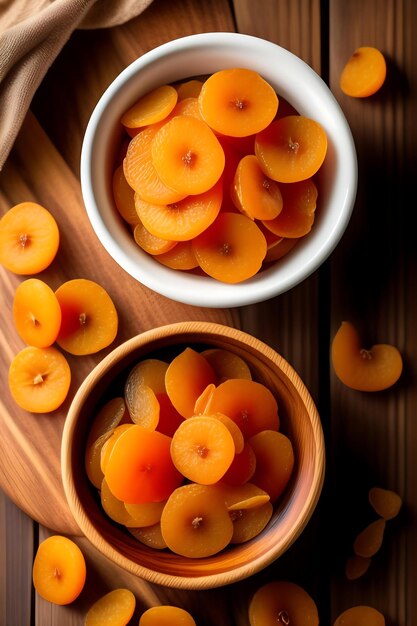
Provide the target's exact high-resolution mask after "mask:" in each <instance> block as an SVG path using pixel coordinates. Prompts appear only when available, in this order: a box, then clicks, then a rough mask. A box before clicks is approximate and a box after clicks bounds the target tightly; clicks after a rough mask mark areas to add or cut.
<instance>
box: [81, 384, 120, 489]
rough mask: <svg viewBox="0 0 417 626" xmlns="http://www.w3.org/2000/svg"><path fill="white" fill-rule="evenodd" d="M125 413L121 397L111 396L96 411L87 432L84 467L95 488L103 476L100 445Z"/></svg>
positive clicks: (108, 436)
mask: <svg viewBox="0 0 417 626" xmlns="http://www.w3.org/2000/svg"><path fill="white" fill-rule="evenodd" d="M125 413H126V405H125V401H124V400H123V398H120V397H118V398H112V399H111V400H109V401H108V402H106V404H104V405H103V406H102V407H101V409H100V410H99V411H98V413H97V414H96V416H95V417H94V421H93V423H92V426H91V429H90V431H89V433H88V438H87V444H86V450H85V468H86V472H87V476H88V478H89V479H90V481H91V482H92V483H93V485H95V486H96V487H97V488H100V486H101V483H102V480H103V478H104V474H103V472H102V470H101V467H100V458H101V450H102V447H103V445H104V443H105V442H106V441H107V439H109V438H110V437H111V435H112V434H113V431H114V429H115V428H116V426H118V425H119V424H120V422H121V421H122V419H123V417H124V415H125Z"/></svg>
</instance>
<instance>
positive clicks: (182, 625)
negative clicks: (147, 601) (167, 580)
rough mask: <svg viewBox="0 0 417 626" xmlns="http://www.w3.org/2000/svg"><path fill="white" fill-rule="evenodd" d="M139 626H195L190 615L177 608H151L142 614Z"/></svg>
mask: <svg viewBox="0 0 417 626" xmlns="http://www.w3.org/2000/svg"><path fill="white" fill-rule="evenodd" d="M139 626H196V623H195V621H194V619H193V617H192V616H191V614H190V613H189V612H188V611H186V610H185V609H180V608H179V607H177V606H170V605H165V606H152V607H151V608H150V609H147V610H146V611H145V612H144V613H142V615H141V617H140V620H139Z"/></svg>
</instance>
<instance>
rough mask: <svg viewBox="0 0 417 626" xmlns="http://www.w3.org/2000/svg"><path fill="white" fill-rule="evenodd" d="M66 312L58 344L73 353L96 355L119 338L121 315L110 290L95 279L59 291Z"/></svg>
mask: <svg viewBox="0 0 417 626" xmlns="http://www.w3.org/2000/svg"><path fill="white" fill-rule="evenodd" d="M55 295H56V297H57V298H58V302H59V305H60V307H61V312H62V321H61V327H60V330H59V333H58V337H57V340H56V341H57V344H58V345H59V346H60V347H61V348H63V349H64V350H66V351H67V352H69V353H70V354H76V355H84V354H93V353H95V352H98V351H99V350H102V349H103V348H106V347H107V346H109V345H110V344H111V343H112V341H113V340H114V339H115V337H116V334H117V328H118V316H117V311H116V307H115V306H114V304H113V301H112V299H111V298H110V296H109V294H108V293H107V291H106V290H105V289H104V288H103V287H101V285H99V284H97V283H96V282H94V281H92V280H87V279H85V278H76V279H74V280H69V281H67V282H65V283H63V284H62V285H61V286H60V287H58V289H57V290H56V292H55Z"/></svg>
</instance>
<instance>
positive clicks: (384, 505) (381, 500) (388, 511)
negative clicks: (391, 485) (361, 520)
mask: <svg viewBox="0 0 417 626" xmlns="http://www.w3.org/2000/svg"><path fill="white" fill-rule="evenodd" d="M368 498H369V503H370V505H371V506H372V508H373V509H374V511H375V512H376V513H377V514H378V515H380V516H381V517H383V518H384V519H385V520H390V519H393V518H394V517H396V516H397V515H398V513H399V512H400V509H401V506H402V499H401V496H399V495H398V493H396V492H395V491H391V490H390V489H382V488H381V487H372V488H371V489H370V490H369V494H368Z"/></svg>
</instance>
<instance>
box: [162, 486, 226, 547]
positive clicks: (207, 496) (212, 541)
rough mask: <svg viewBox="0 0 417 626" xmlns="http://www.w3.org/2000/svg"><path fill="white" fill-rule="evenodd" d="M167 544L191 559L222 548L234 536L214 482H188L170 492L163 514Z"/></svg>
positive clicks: (224, 506)
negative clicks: (205, 483) (202, 483)
mask: <svg viewBox="0 0 417 626" xmlns="http://www.w3.org/2000/svg"><path fill="white" fill-rule="evenodd" d="M161 530H162V535H163V537H164V539H165V541H166V543H167V545H168V547H169V548H170V549H171V550H172V551H173V552H175V553H176V554H180V555H182V556H185V557H189V558H202V557H207V556H211V555H212V554H216V553H217V552H220V550H223V548H225V547H226V546H227V545H228V543H229V542H230V539H231V538H232V535H233V523H232V521H231V519H230V516H229V513H228V511H227V508H226V505H225V503H224V501H223V499H222V497H221V495H220V494H219V493H218V491H216V487H215V486H212V485H198V484H195V483H189V484H187V485H183V486H182V487H178V489H175V491H174V492H173V493H172V494H171V495H170V497H169V498H168V501H167V503H166V505H165V507H164V510H163V512H162V517H161Z"/></svg>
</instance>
